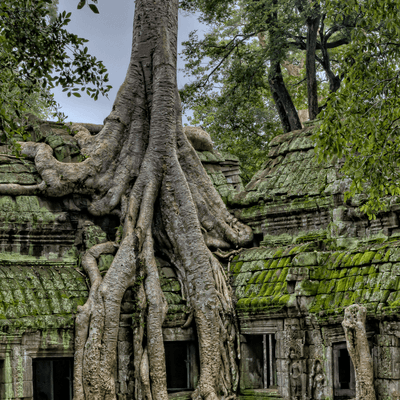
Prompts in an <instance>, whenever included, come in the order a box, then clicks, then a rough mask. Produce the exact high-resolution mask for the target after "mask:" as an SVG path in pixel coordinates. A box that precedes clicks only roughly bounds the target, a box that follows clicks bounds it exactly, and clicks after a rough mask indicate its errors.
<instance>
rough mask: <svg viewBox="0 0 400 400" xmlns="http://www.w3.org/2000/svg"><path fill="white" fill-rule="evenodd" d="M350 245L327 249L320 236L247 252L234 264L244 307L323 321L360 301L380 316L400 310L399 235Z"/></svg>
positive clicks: (236, 287)
mask: <svg viewBox="0 0 400 400" xmlns="http://www.w3.org/2000/svg"><path fill="white" fill-rule="evenodd" d="M349 244H350V246H349V247H348V248H347V249H346V248H341V249H337V250H335V249H332V250H325V251H324V250H321V245H322V243H321V242H320V241H318V242H309V243H303V244H297V245H296V244H293V245H290V246H284V247H282V246H280V247H274V248H264V247H260V248H253V249H249V250H245V251H243V252H242V253H241V254H240V255H238V256H236V257H235V258H234V259H233V261H232V263H231V266H230V270H231V271H232V273H233V277H234V282H233V286H234V290H235V294H236V296H237V298H238V303H237V310H238V312H239V313H240V314H241V315H242V316H250V315H251V314H265V315H266V316H268V315H269V316H270V317H271V316H278V315H280V316H288V315H290V314H293V313H295V314H303V315H306V314H310V315H313V316H314V317H315V319H316V320H318V321H319V322H321V323H324V322H326V323H327V322H330V323H333V322H334V321H335V320H336V319H337V318H339V319H341V318H342V317H343V313H344V308H345V307H347V306H349V305H351V304H355V303H357V304H363V305H365V306H366V308H367V311H368V314H369V315H372V316H374V317H378V316H379V315H382V316H383V315H386V316H388V315H392V314H398V313H400V240H399V238H392V239H386V240H385V239H384V238H382V239H381V240H378V239H375V240H373V241H371V242H368V241H360V242H353V243H349ZM324 245H325V246H329V244H327V243H325V244H324Z"/></svg>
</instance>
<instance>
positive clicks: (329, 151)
mask: <svg viewBox="0 0 400 400" xmlns="http://www.w3.org/2000/svg"><path fill="white" fill-rule="evenodd" d="M328 4H329V10H330V14H329V17H330V18H332V17H333V15H334V13H335V7H336V5H337V0H330V1H329V3H328ZM342 8H343V7H342ZM399 8H400V2H399V1H398V0H363V1H356V0H349V1H347V2H346V7H344V8H343V11H342V12H343V14H344V15H348V14H350V13H351V12H353V10H354V9H358V10H359V12H360V13H361V14H362V19H361V20H360V21H359V23H358V25H357V27H356V28H355V29H354V30H353V32H352V40H351V43H350V44H349V45H348V46H346V48H345V49H344V51H343V53H342V54H341V59H340V64H341V68H342V70H343V73H344V76H345V79H344V81H343V83H342V85H341V87H340V89H339V90H338V91H337V92H336V93H332V94H331V95H330V96H329V100H328V103H327V107H326V109H325V110H324V111H323V113H322V115H321V118H322V121H323V122H322V125H321V126H320V128H319V130H318V131H317V132H316V134H315V135H314V138H315V140H316V143H317V148H316V149H317V154H318V156H319V159H320V160H324V159H329V158H332V157H339V158H341V159H342V160H343V167H342V169H341V171H342V172H343V173H344V174H345V175H346V176H347V177H348V178H349V187H348V193H347V197H350V196H354V195H360V196H361V198H362V206H361V210H362V211H364V212H366V213H368V215H369V216H370V217H375V215H376V213H377V212H379V211H380V210H382V209H385V208H386V207H387V206H388V205H389V201H390V202H398V201H399V200H398V199H399V196H400V186H399V184H400V158H399V154H400V130H399V121H400V70H399V63H400V13H399ZM388 195H390V196H395V198H389V197H388ZM360 196H357V197H360Z"/></svg>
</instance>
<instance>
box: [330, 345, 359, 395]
mask: <svg viewBox="0 0 400 400" xmlns="http://www.w3.org/2000/svg"><path fill="white" fill-rule="evenodd" d="M333 386H334V392H335V393H334V394H335V399H350V398H353V397H355V395H356V387H355V386H356V384H355V374H354V367H353V363H352V361H351V358H350V355H349V352H348V351H347V346H346V343H340V344H336V345H334V346H333Z"/></svg>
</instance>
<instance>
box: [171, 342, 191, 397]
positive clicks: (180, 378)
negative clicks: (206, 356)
mask: <svg viewBox="0 0 400 400" xmlns="http://www.w3.org/2000/svg"><path fill="white" fill-rule="evenodd" d="M164 348H165V363H166V372H167V389H168V391H169V392H180V391H185V390H192V389H193V388H194V387H195V385H196V380H197V363H196V350H195V345H194V343H193V342H190V341H176V342H164Z"/></svg>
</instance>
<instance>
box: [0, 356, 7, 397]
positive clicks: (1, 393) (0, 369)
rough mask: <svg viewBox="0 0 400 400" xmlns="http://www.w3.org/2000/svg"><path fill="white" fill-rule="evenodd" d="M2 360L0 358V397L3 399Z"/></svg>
mask: <svg viewBox="0 0 400 400" xmlns="http://www.w3.org/2000/svg"><path fill="white" fill-rule="evenodd" d="M5 398H6V396H5V378H4V360H0V399H5Z"/></svg>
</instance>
